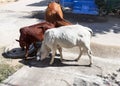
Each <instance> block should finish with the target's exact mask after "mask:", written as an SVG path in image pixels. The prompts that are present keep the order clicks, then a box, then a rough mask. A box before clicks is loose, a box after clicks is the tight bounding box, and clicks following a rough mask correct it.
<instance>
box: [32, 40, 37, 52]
mask: <svg viewBox="0 0 120 86" xmlns="http://www.w3.org/2000/svg"><path fill="white" fill-rule="evenodd" d="M33 45H34V47H35V54H36V53H37V50H38V48H37V45H36V42H34V43H33Z"/></svg>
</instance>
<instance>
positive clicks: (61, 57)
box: [58, 47, 63, 62]
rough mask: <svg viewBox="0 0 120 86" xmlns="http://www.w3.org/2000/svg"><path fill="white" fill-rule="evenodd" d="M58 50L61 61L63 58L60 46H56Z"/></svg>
mask: <svg viewBox="0 0 120 86" xmlns="http://www.w3.org/2000/svg"><path fill="white" fill-rule="evenodd" d="M58 50H59V52H60V60H61V62H62V60H63V55H62V48H61V47H58Z"/></svg>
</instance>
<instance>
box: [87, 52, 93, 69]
mask: <svg viewBox="0 0 120 86" xmlns="http://www.w3.org/2000/svg"><path fill="white" fill-rule="evenodd" d="M87 54H88V56H89V59H90V64H89V66H90V67H91V65H92V55H91V54H92V51H91V50H87Z"/></svg>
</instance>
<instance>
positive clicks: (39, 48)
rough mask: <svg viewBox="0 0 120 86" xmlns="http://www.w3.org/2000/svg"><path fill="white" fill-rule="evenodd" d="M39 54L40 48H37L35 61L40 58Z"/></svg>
mask: <svg viewBox="0 0 120 86" xmlns="http://www.w3.org/2000/svg"><path fill="white" fill-rule="evenodd" d="M39 55H40V48H39V49H38V50H37V54H36V56H37V57H36V58H37V61H39V60H40V56H39Z"/></svg>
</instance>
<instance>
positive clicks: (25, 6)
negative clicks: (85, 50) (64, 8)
mask: <svg viewBox="0 0 120 86" xmlns="http://www.w3.org/2000/svg"><path fill="white" fill-rule="evenodd" d="M48 2H49V1H42V0H20V1H18V2H12V3H9V4H5V5H0V16H2V17H0V21H2V22H0V25H1V27H0V34H1V36H0V39H1V43H0V47H5V46H9V44H10V43H12V42H13V41H14V40H15V39H17V38H18V37H19V28H20V27H23V26H26V25H31V24H35V23H38V22H41V21H44V18H43V17H44V10H45V8H46V6H47V3H48ZM64 14H65V18H66V19H67V20H69V21H71V22H72V23H74V24H76V23H79V24H81V25H84V26H88V27H90V28H91V29H92V30H93V32H94V35H93V38H92V40H91V41H92V43H93V45H94V44H96V46H93V47H100V48H98V49H101V50H95V49H94V50H95V52H96V51H98V53H100V51H104V50H106V49H105V48H106V46H107V47H111V48H108V51H107V50H106V52H105V51H104V52H105V54H106V53H108V54H109V56H111V54H110V51H111V52H115V53H114V54H115V56H113V57H114V58H116V59H114V58H109V59H108V58H103V57H104V55H102V54H103V52H101V53H100V55H99V56H93V66H92V67H88V66H87V64H89V59H88V57H87V56H86V55H84V56H82V58H81V59H80V60H79V61H78V62H74V61H73V59H74V58H76V57H77V54H76V52H77V49H76V48H75V49H72V50H66V49H65V50H64V52H63V53H64V54H63V55H64V58H65V59H66V60H65V61H64V62H62V63H61V62H60V60H59V57H58V56H56V59H55V63H54V64H53V65H52V66H50V65H49V61H50V58H47V59H46V60H44V61H43V62H37V61H36V60H35V59H34V60H30V61H24V60H20V61H19V62H20V63H22V64H24V66H23V67H22V68H21V69H20V70H18V71H17V72H16V73H14V74H13V75H12V76H10V77H8V78H7V79H6V80H4V81H3V82H2V83H1V84H0V86H84V83H83V82H84V81H87V82H88V83H87V86H96V85H95V83H96V84H99V85H100V86H104V85H103V82H102V79H101V78H100V77H97V76H96V75H101V74H102V75H106V74H112V73H113V72H116V70H118V69H119V68H120V61H119V56H120V54H119V52H120V45H119V44H120V18H119V17H116V16H106V17H99V16H89V15H87V16H86V15H76V14H75V15H74V14H72V13H70V14H69V15H68V13H64ZM39 16H40V17H39ZM3 28H4V30H3ZM6 31H8V32H9V34H6ZM4 38H6V39H4ZM6 41H7V42H6ZM101 45H102V47H103V48H101ZM116 47H117V48H116ZM113 48H114V49H115V50H114V49H113ZM102 49H103V50H102ZM113 50H114V51H113ZM71 52H72V53H71ZM116 54H117V55H116ZM106 56H108V55H105V57H106ZM118 80H120V77H118ZM80 83H83V85H80ZM105 86H106V85H105ZM116 86H117V85H116ZM118 86H119V85H118Z"/></svg>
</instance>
